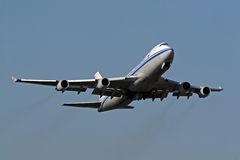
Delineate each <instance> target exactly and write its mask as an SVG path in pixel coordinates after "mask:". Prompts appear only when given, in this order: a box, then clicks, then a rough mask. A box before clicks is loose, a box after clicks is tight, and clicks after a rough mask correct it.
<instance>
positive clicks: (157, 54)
mask: <svg viewBox="0 0 240 160" xmlns="http://www.w3.org/2000/svg"><path fill="white" fill-rule="evenodd" d="M169 50H173V49H172V48H166V49H163V50H160V51H158V52H156V53H154V54H153V55H152V56H151V57H149V58H148V59H146V60H144V61H143V62H142V63H140V64H139V65H137V66H136V67H135V68H134V69H133V70H132V71H131V72H130V73H129V74H128V76H133V75H134V74H135V73H136V72H137V71H139V70H140V69H141V68H142V67H143V66H144V65H145V64H147V63H148V62H149V61H151V60H152V59H154V58H155V57H157V56H159V55H160V54H162V53H164V52H166V51H169ZM132 72H133V73H132Z"/></svg>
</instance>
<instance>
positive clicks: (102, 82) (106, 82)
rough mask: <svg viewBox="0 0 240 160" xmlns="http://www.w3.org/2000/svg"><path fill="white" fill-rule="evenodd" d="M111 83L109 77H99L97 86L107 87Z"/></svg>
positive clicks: (100, 87) (99, 87)
mask: <svg viewBox="0 0 240 160" xmlns="http://www.w3.org/2000/svg"><path fill="white" fill-rule="evenodd" d="M109 85H110V81H109V79H107V78H102V79H98V83H97V88H98V89H105V88H107V87H108V86H109Z"/></svg>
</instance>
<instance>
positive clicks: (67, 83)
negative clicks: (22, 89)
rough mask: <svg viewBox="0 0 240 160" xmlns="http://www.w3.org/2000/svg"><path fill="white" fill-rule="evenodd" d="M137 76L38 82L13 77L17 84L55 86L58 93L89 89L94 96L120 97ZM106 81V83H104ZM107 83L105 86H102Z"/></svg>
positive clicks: (96, 75) (98, 76)
mask: <svg viewBox="0 0 240 160" xmlns="http://www.w3.org/2000/svg"><path fill="white" fill-rule="evenodd" d="M136 79H137V77H136V76H128V77H114V78H108V79H107V78H102V77H101V75H100V74H99V73H98V72H97V73H96V74H95V79H83V80H38V79H20V78H15V77H12V80H13V81H14V82H17V83H29V84H36V85H44V86H53V87H55V89H56V90H57V91H62V92H64V91H76V92H78V93H80V92H85V91H86V90H87V89H88V88H90V89H94V90H93V92H92V94H95V95H106V96H110V95H111V96H116V97H120V96H121V95H122V94H123V90H124V89H127V88H128V87H129V86H130V85H131V84H132V83H133V82H134V81H135V80H136ZM104 80H105V82H103V81H104ZM102 83H105V84H102Z"/></svg>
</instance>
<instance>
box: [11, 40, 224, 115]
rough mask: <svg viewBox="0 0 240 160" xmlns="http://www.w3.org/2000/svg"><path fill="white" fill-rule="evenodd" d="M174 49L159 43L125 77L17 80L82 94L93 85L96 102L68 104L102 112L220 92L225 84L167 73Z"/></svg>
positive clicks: (67, 104)
mask: <svg viewBox="0 0 240 160" xmlns="http://www.w3.org/2000/svg"><path fill="white" fill-rule="evenodd" d="M173 58H174V50H173V48H172V47H170V46H169V45H168V44H167V43H165V42H163V43H160V44H158V45H157V46H155V47H154V48H153V49H152V50H151V51H150V52H149V53H148V54H147V55H146V56H145V58H144V59H143V60H142V61H141V62H140V63H139V64H138V65H137V66H136V67H135V68H133V69H132V70H131V71H130V73H129V74H128V75H126V76H124V77H113V78H103V77H102V76H101V74H100V73H99V72H97V73H96V74H95V75H94V79H83V80H36V79H18V78H15V77H12V80H13V81H14V82H22V83H31V84H37V85H47V86H53V87H55V89H56V90H57V91H61V92H64V91H75V92H77V93H78V94H79V93H81V92H85V91H86V90H87V89H92V90H93V91H92V94H93V95H98V96H99V101H96V102H73V103H65V104H63V105H64V106H72V107H81V108H94V109H96V110H97V111H98V112H103V111H109V110H113V109H132V108H134V107H133V106H130V105H129V104H130V103H131V102H132V101H135V100H142V99H143V100H145V99H152V101H154V100H155V99H156V98H159V99H160V100H161V101H162V100H163V99H164V98H167V96H168V95H169V93H171V94H172V96H176V97H177V98H179V97H182V96H184V97H187V98H189V97H190V96H192V95H193V94H197V95H198V96H199V98H205V97H207V96H208V95H209V94H210V93H211V92H220V91H222V90H223V88H222V87H219V88H211V87H206V86H203V87H199V86H194V85H192V84H190V83H189V82H177V81H173V80H170V79H168V78H166V77H164V76H163V74H164V73H165V72H166V71H167V70H168V69H169V68H170V66H171V64H172V62H173Z"/></svg>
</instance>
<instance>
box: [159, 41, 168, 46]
mask: <svg viewBox="0 0 240 160" xmlns="http://www.w3.org/2000/svg"><path fill="white" fill-rule="evenodd" d="M163 45H168V44H167V43H166V42H163V43H160V44H159V47H160V46H163Z"/></svg>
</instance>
